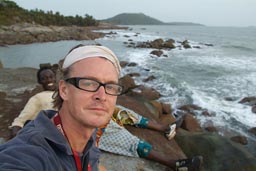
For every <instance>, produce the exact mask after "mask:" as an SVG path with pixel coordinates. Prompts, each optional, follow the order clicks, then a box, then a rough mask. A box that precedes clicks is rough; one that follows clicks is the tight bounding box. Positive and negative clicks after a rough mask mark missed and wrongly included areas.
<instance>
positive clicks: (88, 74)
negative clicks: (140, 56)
mask: <svg viewBox="0 0 256 171" xmlns="http://www.w3.org/2000/svg"><path fill="white" fill-rule="evenodd" d="M119 76H120V65H119V61H118V59H117V57H116V55H115V54H114V53H113V52H112V51H111V50H110V49H108V48H106V47H103V46H81V47H77V48H75V49H72V50H71V51H70V52H69V53H68V54H67V55H66V57H65V59H64V62H63V65H62V68H61V79H60V80H59V85H58V90H57V91H56V93H55V94H54V107H56V108H57V109H58V111H52V110H45V111H41V112H40V113H39V114H38V116H37V118H36V119H35V120H33V121H31V122H29V123H28V124H27V125H26V126H25V127H24V128H23V129H22V130H21V131H20V132H19V134H18V135H17V136H16V137H15V138H13V139H12V140H10V141H9V142H7V143H5V144H3V145H1V146H0V161H1V163H0V170H1V171H5V170H24V171H30V170H31V171H34V170H37V171H53V170H54V171H58V170H59V171H63V170H68V171H94V170H98V162H99V150H98V149H97V148H96V147H95V128H97V127H100V126H102V125H105V124H107V123H108V122H109V120H110V119H111V116H112V113H113V112H114V108H115V104H116V100H117V96H118V95H120V94H121V93H122V86H120V85H119V84H118V78H119Z"/></svg>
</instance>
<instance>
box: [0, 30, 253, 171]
mask: <svg viewBox="0 0 256 171" xmlns="http://www.w3.org/2000/svg"><path fill="white" fill-rule="evenodd" d="M71 28H73V27H71ZM108 28H109V27H108ZM90 29H92V30H95V29H102V28H90ZM110 29H113V28H110ZM92 38H93V37H92ZM70 40H71V39H70ZM86 40H88V39H86ZM123 67H125V66H123ZM22 70H28V71H27V73H24V74H22V72H23V71H22ZM33 72H35V69H34V68H30V69H29V68H17V69H2V70H1V71H0V78H3V77H2V76H3V75H1V73H4V74H5V76H6V80H2V79H1V82H2V83H4V85H5V86H6V87H8V88H7V91H6V92H0V97H1V99H2V100H3V101H1V104H3V106H4V107H3V109H4V110H5V109H6V108H5V107H7V108H9V111H1V114H2V115H3V117H2V119H1V120H2V121H3V122H5V124H8V123H9V122H11V121H12V120H7V119H10V117H14V115H17V114H18V113H19V109H22V107H23V106H24V104H25V102H26V100H27V99H28V97H30V96H31V95H32V94H33V93H35V92H36V91H38V89H37V87H36V83H35V80H34V75H35V74H33ZM14 75H15V76H16V77H15V78H16V79H14V80H10V79H8V78H13V76H14ZM126 78H127V79H130V78H129V76H127V77H126ZM130 80H132V78H131V79H130ZM12 81H16V83H15V82H12ZM30 81H31V82H30ZM21 82H22V84H23V85H22V86H21ZM29 82H30V83H29ZM131 82H132V81H131ZM125 85H131V84H129V83H125ZM11 89H14V90H17V91H18V93H17V91H16V94H9V92H11V91H12V90H11ZM128 89H129V88H128ZM149 89H150V88H149ZM136 93H137V91H136V90H134V87H130V92H129V93H128V94H127V95H125V96H123V97H122V98H121V100H123V101H120V100H119V103H120V104H123V105H124V106H125V105H126V107H128V108H131V109H133V110H135V111H138V112H139V113H141V114H143V115H146V116H149V117H150V115H148V113H151V114H152V113H153V114H152V115H153V116H151V117H152V118H155V119H160V118H159V117H160V115H159V113H160V111H161V112H162V111H163V108H157V107H156V106H159V103H157V98H155V99H154V98H153V99H148V97H147V98H146V97H145V95H149V92H148V89H144V91H142V93H140V94H136ZM159 94H161V93H159ZM154 95H156V96H157V95H158V94H157V93H156V94H154ZM142 97H143V98H142ZM151 97H152V96H151ZM145 104H146V105H145ZM152 104H158V105H156V106H154V105H152ZM17 106H19V107H17ZM149 106H150V107H149ZM194 107H195V106H194ZM14 109H15V110H16V111H15V112H14ZM145 109H147V110H145ZM193 110H197V109H195V108H194V109H193V106H187V109H185V108H184V111H187V112H188V113H190V112H192V111H193ZM147 111H150V112H147ZM156 111H157V112H156ZM11 114H13V115H11ZM205 114H207V113H205ZM187 120H192V121H193V123H197V121H196V120H195V119H193V115H191V114H189V115H188V118H187ZM189 125H190V124H188V125H187V126H186V125H183V128H181V130H180V131H178V133H177V136H176V138H175V139H174V141H172V142H166V141H165V140H164V139H163V136H162V135H159V134H157V136H155V135H152V132H146V130H143V131H141V130H136V129H133V128H129V127H128V129H129V130H130V131H131V132H133V133H134V134H135V135H136V134H137V136H141V137H142V138H144V139H146V140H148V141H152V143H153V144H154V145H155V146H157V148H160V147H161V145H162V144H163V143H166V144H168V145H169V146H172V145H173V143H176V142H177V143H178V145H179V146H180V147H181V149H182V151H183V152H184V153H185V154H186V155H187V156H188V157H189V156H191V155H193V154H195V153H198V154H203V156H204V157H205V160H206V168H205V169H204V170H211V168H216V167H217V166H215V165H218V164H215V162H214V161H217V163H222V162H224V161H226V160H228V161H229V163H230V166H226V167H225V168H224V166H218V168H219V169H217V170H228V168H231V167H232V166H231V165H233V163H232V161H237V162H238V163H240V164H241V162H240V161H239V160H238V159H239V158H240V159H241V156H243V158H244V159H245V160H244V161H242V164H241V167H239V166H238V165H236V166H237V170H239V169H240V170H241V168H244V167H247V166H248V167H250V169H251V170H253V169H255V165H254V164H251V163H253V162H255V156H252V155H250V154H249V153H247V152H246V153H243V152H239V155H237V151H243V150H244V146H242V145H241V144H236V145H234V147H233V143H232V142H230V141H229V137H222V136H219V135H218V134H216V132H214V130H212V131H211V130H203V129H202V130H201V129H200V130H194V131H192V130H188V128H189ZM3 126H4V125H3ZM186 127H187V129H185V128H186ZM2 129H6V127H5V128H3V127H1V130H2ZM212 129H214V128H212ZM143 135H144V136H143ZM0 137H2V136H0ZM160 137H162V139H160ZM147 138H149V139H147ZM150 138H151V139H150ZM156 139H157V140H159V141H157V142H155V140H156ZM216 139H217V140H218V141H215V140H216ZM160 140H161V141H160ZM209 148H211V149H213V150H212V151H211V153H209V152H208V149H209ZM237 148H238V149H237ZM224 149H225V150H224ZM176 150H177V149H176ZM168 152H169V155H166V157H170V156H172V155H173V154H172V153H171V151H168ZM217 154H221V155H222V156H218V155H217ZM244 155H245V156H244ZM232 156H235V157H237V158H235V157H232ZM115 157H117V158H120V156H115ZM176 157H177V156H176ZM224 157H225V158H226V159H225V158H224ZM227 158H228V159H227ZM109 160H113V161H117V159H114V158H111V159H109V158H108V157H106V159H105V162H106V163H108V161H109ZM125 160H129V158H125V159H123V161H121V162H119V163H115V162H113V163H114V164H116V165H117V166H116V167H115V168H120V166H118V164H122V163H124V162H125ZM136 161H140V163H141V161H142V159H137V160H136ZM103 163H104V161H103ZM132 164H133V163H132ZM141 165H142V166H143V167H142V169H144V170H147V168H149V166H148V165H146V164H140V166H141ZM106 166H108V165H106ZM127 167H129V166H127ZM107 168H108V167H107ZM136 168H137V169H138V170H139V169H140V167H136ZM125 169H128V170H129V168H125ZM250 169H249V170H250ZM130 170H132V169H130ZM149 170H150V169H149ZM156 170H163V169H156ZM233 170H234V169H233Z"/></svg>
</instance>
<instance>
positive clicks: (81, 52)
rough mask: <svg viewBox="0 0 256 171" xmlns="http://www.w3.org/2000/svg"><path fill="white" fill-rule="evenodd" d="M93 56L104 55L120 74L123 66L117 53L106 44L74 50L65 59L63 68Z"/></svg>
mask: <svg viewBox="0 0 256 171" xmlns="http://www.w3.org/2000/svg"><path fill="white" fill-rule="evenodd" d="M91 57H103V58H106V59H107V60H109V61H110V62H112V63H113V65H114V66H115V68H116V71H117V73H118V75H120V71H121V67H120V64H119V60H118V58H117V57H116V55H115V54H114V53H113V52H112V51H111V50H110V49H109V48H107V47H104V46H94V45H93V46H81V47H78V48H76V49H74V50H72V51H71V52H70V53H69V54H67V56H66V57H65V59H64V62H63V65H62V68H63V69H66V68H68V67H69V66H71V65H72V64H74V63H75V62H77V61H80V60H82V59H85V58H91Z"/></svg>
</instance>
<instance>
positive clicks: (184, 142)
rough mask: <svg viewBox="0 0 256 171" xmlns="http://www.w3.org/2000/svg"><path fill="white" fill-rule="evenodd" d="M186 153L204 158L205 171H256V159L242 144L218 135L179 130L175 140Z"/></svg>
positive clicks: (189, 155)
mask: <svg viewBox="0 0 256 171" xmlns="http://www.w3.org/2000/svg"><path fill="white" fill-rule="evenodd" d="M174 139H175V140H176V141H177V143H178V144H179V146H180V147H181V148H182V150H183V151H184V153H185V154H186V155H187V156H188V157H191V156H193V155H195V154H200V155H202V156H203V157H204V165H203V166H204V169H203V170H204V171H241V170H243V171H255V170H256V158H255V156H253V155H252V154H251V153H249V151H248V150H247V149H246V148H245V147H244V146H243V145H241V144H238V143H235V142H232V141H231V140H230V139H229V138H226V137H223V136H221V135H218V134H216V133H203V132H200V133H199V132H197V133H191V132H187V131H185V130H181V129H179V130H178V132H177V134H176V136H175V138H174Z"/></svg>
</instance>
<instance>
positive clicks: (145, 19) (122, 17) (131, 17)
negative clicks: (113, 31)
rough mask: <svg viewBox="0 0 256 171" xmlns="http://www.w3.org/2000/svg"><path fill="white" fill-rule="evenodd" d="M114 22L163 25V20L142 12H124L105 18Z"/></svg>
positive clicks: (120, 23)
mask: <svg viewBox="0 0 256 171" xmlns="http://www.w3.org/2000/svg"><path fill="white" fill-rule="evenodd" d="M103 21H105V22H108V23H112V24H119V25H163V24H164V23H163V22H162V21H159V20H157V19H154V18H151V17H149V16H146V15H145V14H142V13H129V14H128V13H123V14H119V15H116V16H114V17H112V18H109V19H106V20H103Z"/></svg>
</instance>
